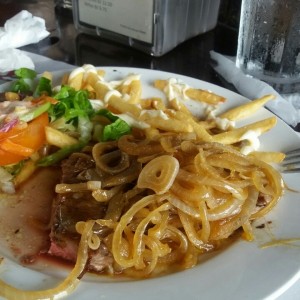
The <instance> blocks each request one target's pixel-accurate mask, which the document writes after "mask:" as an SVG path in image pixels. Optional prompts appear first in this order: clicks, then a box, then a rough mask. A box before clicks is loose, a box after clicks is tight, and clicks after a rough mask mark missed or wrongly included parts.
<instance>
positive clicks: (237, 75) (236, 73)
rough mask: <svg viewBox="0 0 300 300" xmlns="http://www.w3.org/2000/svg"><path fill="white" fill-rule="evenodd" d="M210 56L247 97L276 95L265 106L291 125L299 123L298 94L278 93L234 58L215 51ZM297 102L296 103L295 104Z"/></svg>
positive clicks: (225, 75)
mask: <svg viewBox="0 0 300 300" xmlns="http://www.w3.org/2000/svg"><path fill="white" fill-rule="evenodd" d="M210 56H211V58H212V59H213V61H214V62H216V65H214V66H213V68H214V69H215V71H216V72H217V73H219V74H220V75H221V76H222V77H223V78H224V79H225V80H226V81H227V82H229V83H231V84H233V85H234V86H235V88H236V89H237V91H238V92H239V93H240V94H241V95H243V96H245V97H246V98H248V99H255V98H259V97H262V96H264V95H267V94H273V95H275V96H276V99H275V100H274V101H269V102H268V103H267V104H266V107H267V108H268V109H270V110H271V111H272V112H273V113H274V114H276V115H277V116H278V117H280V118H281V119H282V120H283V121H285V122H286V123H287V124H289V125H291V126H296V125H297V124H298V123H300V95H299V94H293V95H289V96H287V95H280V94H279V93H278V92H276V91H275V90H274V89H273V88H272V87H271V86H270V85H268V84H267V83H265V82H263V81H261V80H259V79H256V78H253V77H252V76H249V75H246V74H244V73H243V71H242V70H240V69H239V68H238V67H236V65H235V60H234V59H230V58H228V57H226V56H224V55H222V54H219V53H217V52H215V51H211V52H210ZM297 103H298V104H297Z"/></svg>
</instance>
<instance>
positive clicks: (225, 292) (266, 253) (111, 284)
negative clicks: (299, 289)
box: [0, 67, 300, 300]
mask: <svg viewBox="0 0 300 300" xmlns="http://www.w3.org/2000/svg"><path fill="white" fill-rule="evenodd" d="M103 69H105V70H106V73H107V76H108V78H110V79H120V78H122V77H124V76H126V75H128V74H129V73H138V74H141V75H142V81H143V83H144V85H146V86H147V88H144V92H143V96H146V95H148V96H150V95H152V96H153V95H154V94H157V95H161V94H160V92H158V91H156V90H155V89H154V88H152V87H151V86H150V85H151V83H152V82H153V80H154V79H168V78H170V77H175V78H180V79H182V80H183V81H184V82H185V83H187V84H189V85H190V86H193V87H197V88H203V89H208V90H211V91H213V92H215V93H217V94H220V95H223V96H225V97H226V98H227V102H226V104H225V105H224V107H231V106H235V105H237V104H239V103H243V102H244V101H247V99H245V98H244V97H242V96H240V95H238V94H236V93H233V92H231V91H229V90H226V89H224V88H221V87H218V86H216V85H213V84H210V83H207V82H203V81H200V80H197V79H193V78H189V77H185V76H181V75H177V74H171V73H166V72H160V71H153V70H146V69H134V68H120V67H111V68H107V67H105V68H103ZM63 73H64V72H57V73H54V78H55V80H59V79H60V77H61V75H62V74H63ZM0 89H1V88H0ZM272 115H273V114H272V113H270V112H269V111H267V110H265V109H260V110H259V112H257V113H256V114H255V116H253V117H251V118H248V119H247V120H245V121H244V122H246V123H248V122H249V123H250V122H252V121H256V120H260V119H263V118H267V117H270V116H272ZM241 124H242V123H241ZM238 125H240V124H238ZM261 143H262V144H261V149H262V150H276V151H286V150H288V149H293V148H296V147H299V146H300V139H299V137H298V135H297V134H296V133H295V132H294V131H293V130H292V129H291V128H290V127H289V126H287V125H286V124H285V123H284V122H282V121H281V120H278V123H277V125H276V127H275V128H273V129H272V130H271V131H270V132H268V133H266V134H264V135H263V136H262V137H261ZM284 179H285V181H286V183H287V185H288V186H289V187H290V188H295V189H297V188H298V185H299V182H300V174H296V175H295V174H293V175H285V176H284ZM298 198H299V197H298V194H297V193H293V192H290V191H286V193H285V195H284V197H283V198H282V200H281V201H280V203H279V204H278V205H277V207H276V208H275V209H274V210H273V212H272V213H270V214H269V215H268V216H267V217H266V218H265V219H264V220H262V222H261V223H265V222H267V221H271V222H272V223H271V225H270V226H271V228H270V229H269V230H265V229H259V230H257V234H258V238H257V240H256V241H254V242H252V243H249V242H245V241H238V242H235V243H234V244H233V245H231V246H230V247H228V248H227V249H225V250H223V251H221V252H217V253H214V254H212V255H210V256H209V257H208V258H207V259H205V260H204V261H203V262H202V263H200V264H199V265H197V266H196V267H194V268H193V269H190V270H186V271H182V272H179V273H175V274H171V275H168V276H164V277H160V278H154V279H147V280H140V281H123V282H120V281H118V280H109V279H107V278H104V277H99V278H96V279H95V278H90V277H89V276H87V277H84V278H83V280H82V283H81V284H80V285H79V287H78V289H77V290H76V291H75V292H74V293H73V294H72V295H71V296H70V297H69V298H70V299H109V300H120V299H124V300H127V299H128V300H129V299H130V300H137V299H139V300H140V299H143V300H148V299H149V300H150V299H151V300H152V299H172V300H177V299H178V300H179V299H232V300H234V299H263V298H264V299H265V298H270V299H274V298H276V297H277V296H279V295H281V294H282V293H283V292H284V291H286V290H287V289H288V288H289V287H290V286H291V285H292V284H293V283H294V282H296V280H298V279H299V277H300V251H299V243H298V246H295V245H297V244H296V243H294V244H293V245H291V246H279V247H271V248H267V249H261V248H260V245H261V244H262V243H263V242H266V241H268V240H269V239H270V238H271V235H273V236H274V237H275V238H276V239H288V238H300V222H299V216H300V203H299V199H298ZM0 253H1V250H0ZM3 253H4V252H3V251H2V255H3ZM65 274H66V272H65V271H63V270H57V269H56V268H55V267H54V268H53V267H51V266H48V267H47V270H46V269H41V270H32V269H28V268H24V267H20V266H19V265H18V264H17V263H16V262H14V261H13V260H10V259H9V258H6V259H4V263H2V264H1V267H0V278H1V279H4V280H6V281H8V282H10V283H11V284H13V285H14V286H17V287H20V288H25V289H44V288H49V287H52V286H53V285H55V284H57V283H58V282H60V281H61V280H62V279H63V276H64V275H65Z"/></svg>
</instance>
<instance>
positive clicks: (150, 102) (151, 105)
mask: <svg viewBox="0 0 300 300" xmlns="http://www.w3.org/2000/svg"><path fill="white" fill-rule="evenodd" d="M140 105H141V107H142V109H160V110H165V109H166V106H165V104H164V102H163V100H162V99H161V98H158V97H153V98H146V99H142V100H141V101H140Z"/></svg>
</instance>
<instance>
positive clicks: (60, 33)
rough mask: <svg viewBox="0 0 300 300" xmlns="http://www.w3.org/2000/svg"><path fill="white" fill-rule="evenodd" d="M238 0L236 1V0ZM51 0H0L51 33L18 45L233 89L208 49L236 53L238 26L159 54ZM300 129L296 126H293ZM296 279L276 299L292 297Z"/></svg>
mask: <svg viewBox="0 0 300 300" xmlns="http://www.w3.org/2000/svg"><path fill="white" fill-rule="evenodd" d="M237 2H238V1H237ZM53 3H54V1H49V0H48V1H47V0H39V1H37V0H23V1H14V0H8V1H7V0H0V6H1V9H0V26H3V25H4V23H5V21H6V20H7V19H9V18H10V17H12V16H13V15H15V14H16V13H18V12H19V11H20V10H22V9H26V10H28V11H30V12H31V13H32V14H33V15H35V16H40V17H42V18H44V19H45V20H46V27H47V30H48V31H50V35H49V37H47V38H46V39H44V40H42V41H41V42H39V43H38V44H34V45H28V46H25V47H22V48H21V49H23V50H26V51H29V52H33V53H36V54H40V55H43V56H46V57H49V58H51V59H55V60H58V61H63V62H66V63H69V64H72V65H78V66H79V65H82V64H86V63H89V64H93V65H95V66H124V67H137V68H147V69H157V70H161V71H167V72H173V73H178V74H183V75H186V76H190V77H194V78H198V79H200V80H204V81H208V82H211V83H214V84H217V85H220V86H223V87H225V88H227V89H230V90H233V91H235V89H234V87H233V86H232V85H230V84H228V83H227V82H226V81H224V80H223V79H222V78H221V77H220V76H219V75H218V74H217V73H216V72H215V71H214V70H213V68H212V61H211V60H210V56H209V51H210V50H215V51H216V52H219V53H221V54H224V55H230V56H235V54H236V48H237V35H238V32H237V29H236V28H234V27H230V26H228V25H227V24H224V23H222V24H221V23H220V22H219V23H218V24H217V26H216V28H214V29H213V30H211V31H209V32H207V33H204V34H201V35H199V36H197V37H194V38H192V39H190V40H188V41H186V42H184V43H182V44H181V45H179V46H178V47H176V48H175V49H173V50H172V51H170V52H169V53H166V54H165V55H163V56H162V57H152V56H149V55H147V54H144V53H142V52H139V51H137V50H134V49H132V48H129V47H126V46H122V45H120V44H118V43H114V42H111V41H107V40H103V39H100V38H97V37H93V36H89V35H86V34H84V33H80V32H78V31H77V30H76V29H75V26H74V23H73V16H72V11H71V10H66V9H57V8H55V7H54V4H53ZM295 129H296V130H297V131H300V126H299V124H298V126H297V127H296V128H295ZM298 291H299V293H300V284H299V283H298V284H297V285H296V286H295V287H294V289H291V290H289V291H288V292H287V293H285V294H284V295H283V296H281V297H280V299H295V298H294V296H295V295H298Z"/></svg>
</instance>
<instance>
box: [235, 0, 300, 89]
mask: <svg viewBox="0 0 300 300" xmlns="http://www.w3.org/2000/svg"><path fill="white" fill-rule="evenodd" d="M236 65H237V66H238V67H239V68H240V69H242V70H243V71H244V73H246V74H249V75H252V76H253V77H256V78H258V79H261V80H263V81H265V82H267V83H269V84H270V85H271V86H273V87H274V88H275V89H276V90H277V91H278V92H280V93H294V92H299V91H300V0H242V6H241V16H240V26H239V36H238V49H237V59H236Z"/></svg>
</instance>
